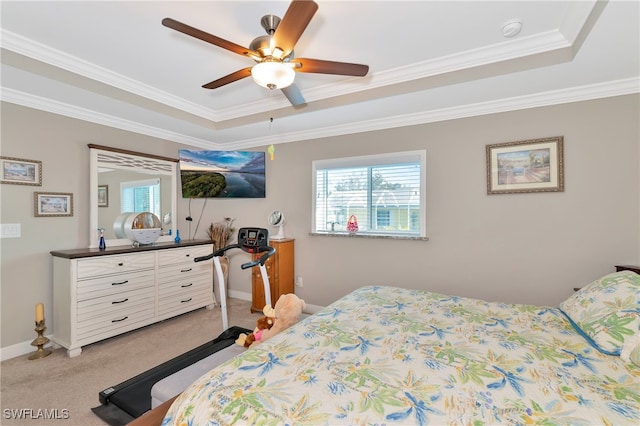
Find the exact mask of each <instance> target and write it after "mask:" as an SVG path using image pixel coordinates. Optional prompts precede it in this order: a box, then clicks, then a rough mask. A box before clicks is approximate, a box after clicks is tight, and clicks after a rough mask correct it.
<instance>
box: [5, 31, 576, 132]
mask: <svg viewBox="0 0 640 426" xmlns="http://www.w3.org/2000/svg"><path fill="white" fill-rule="evenodd" d="M1 34H2V46H3V48H6V49H8V50H10V51H13V52H15V53H18V54H21V55H24V56H27V57H29V58H32V59H35V60H38V61H41V62H44V63H47V64H50V65H53V66H56V67H59V68H62V69H64V70H67V71H70V72H73V73H75V74H78V75H81V76H84V77H87V78H90V79H93V80H96V81H99V82H101V83H104V84H108V85H111V86H114V87H117V88H119V89H121V90H125V91H127V92H130V93H134V94H136V95H139V96H142V97H144V98H147V99H151V100H153V101H156V102H160V103H162V104H164V105H168V106H171V107H172V108H176V109H179V110H182V111H185V112H188V113H190V114H193V115H195V116H198V117H202V118H205V119H207V120H211V121H213V122H222V121H227V120H233V119H237V118H240V117H244V116H248V115H254V114H260V113H264V112H267V111H271V110H273V109H274V108H285V107H288V106H289V103H288V102H287V101H286V99H285V98H284V97H282V98H281V99H278V100H275V101H274V98H271V97H269V98H266V99H263V100H260V101H257V102H253V103H250V104H244V105H239V106H236V107H232V108H227V109H224V110H218V111H216V110H212V109H208V108H202V107H200V106H198V105H196V104H194V103H192V102H188V101H186V100H184V99H183V98H180V97H177V96H173V95H171V94H169V93H165V92H163V91H161V90H159V89H156V88H154V87H151V86H149V85H146V84H144V83H141V82H139V81H136V80H133V79H130V78H127V77H125V76H123V75H121V74H118V73H114V72H112V71H110V70H108V69H105V68H103V67H100V66H97V65H95V64H92V63H90V62H87V61H84V60H81V59H79V58H77V57H74V56H72V55H69V54H66V53H64V52H61V51H59V50H56V49H53V48H50V47H48V46H46V45H44V44H42V43H38V42H35V41H33V40H30V39H28V38H25V37H22V36H20V35H18V34H15V33H13V32H11V31H7V30H2V32H1ZM567 47H570V44H569V42H568V41H567V40H566V39H565V38H564V37H563V36H562V34H561V33H560V32H558V31H548V32H546V33H542V34H538V35H535V36H530V37H523V38H519V39H517V40H509V41H505V42H502V43H498V44H494V45H492V46H488V47H483V48H479V49H474V50H469V51H464V52H459V53H457V54H454V55H448V56H444V57H440V58H434V59H431V60H428V61H423V62H419V63H416V64H412V65H409V66H405V67H399V68H395V69H391V70H388V71H384V72H378V73H372V74H370V75H369V76H368V77H366V81H363V80H362V79H355V78H351V79H346V80H342V81H340V82H338V83H335V84H328V85H323V86H322V87H316V88H315V89H310V90H308V91H307V90H304V91H303V93H304V95H305V98H306V99H307V102H308V103H309V102H312V101H318V100H322V99H328V98H332V97H336V96H342V95H346V94H352V93H355V92H360V91H366V90H372V89H375V88H380V87H384V86H388V85H394V84H400V83H405V82H408V81H413V80H416V79H423V78H428V77H433V76H436V75H443V74H446V73H452V72H455V71H460V70H466V69H470V68H474V67H480V66H484V65H488V64H493V63H497V62H502V61H506V60H510V59H514V58H520V57H526V56H529V55H535V54H539V53H546V52H552V51H557V50H560V49H564V48H567ZM355 80H360V81H359V82H357V81H355ZM274 102H275V105H274Z"/></svg>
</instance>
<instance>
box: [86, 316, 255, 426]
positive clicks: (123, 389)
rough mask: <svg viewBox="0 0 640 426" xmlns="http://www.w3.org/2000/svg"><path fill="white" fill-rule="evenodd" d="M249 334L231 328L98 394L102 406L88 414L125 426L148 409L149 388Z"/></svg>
mask: <svg viewBox="0 0 640 426" xmlns="http://www.w3.org/2000/svg"><path fill="white" fill-rule="evenodd" d="M251 332H252V330H247V329H245V328H242V327H237V326H232V327H230V328H229V329H227V330H226V331H224V332H223V333H222V334H220V335H219V336H218V337H216V338H215V339H213V340H212V341H210V342H207V343H205V344H204V345H201V346H198V347H197V348H195V349H192V350H190V351H189V352H186V353H184V354H182V355H179V356H177V357H175V358H173V359H171V360H169V361H167V362H164V363H162V364H160V365H158V366H156V367H153V368H152V369H150V370H147V371H145V372H144V373H141V374H138V375H137V376H135V377H132V378H131V379H129V380H125V381H124V382H122V383H120V384H117V385H115V386H111V387H109V388H107V389H105V390H103V391H101V392H99V393H98V399H99V400H100V403H101V404H102V406H98V407H95V408H92V409H91V410H92V411H93V412H94V414H96V415H97V416H98V417H100V418H101V419H102V420H104V421H105V422H107V423H108V424H110V425H111V426H122V425H125V424H127V423H128V422H130V421H131V420H133V419H134V418H137V417H140V416H141V415H143V414H144V413H146V412H147V411H149V410H150V409H151V388H152V387H153V385H155V384H156V383H157V382H159V381H160V380H162V379H164V378H165V377H168V376H170V375H172V374H173V373H175V372H177V371H180V370H182V369H183V368H186V367H188V366H190V365H191V364H194V363H196V362H198V361H200V360H201V359H204V358H206V357H208V356H209V355H211V354H213V353H216V352H218V351H219V350H222V349H224V348H226V347H228V346H231V345H232V344H234V343H235V341H236V339H237V338H238V336H239V335H240V334H241V333H247V334H248V333H251ZM105 407H108V408H105ZM127 419H128V420H127Z"/></svg>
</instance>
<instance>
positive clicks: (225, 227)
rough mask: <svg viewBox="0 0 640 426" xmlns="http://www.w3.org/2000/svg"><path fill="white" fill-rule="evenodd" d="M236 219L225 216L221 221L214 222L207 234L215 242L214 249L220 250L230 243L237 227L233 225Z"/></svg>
mask: <svg viewBox="0 0 640 426" xmlns="http://www.w3.org/2000/svg"><path fill="white" fill-rule="evenodd" d="M233 222H235V219H232V218H230V217H225V218H224V219H223V220H222V221H221V222H216V223H212V224H211V225H210V226H209V228H208V229H207V235H208V236H209V239H210V240H211V241H212V242H213V249H214V250H220V249H221V248H223V247H226V246H227V245H229V243H230V240H231V238H232V237H233V235H234V233H235V230H236V228H234V227H233Z"/></svg>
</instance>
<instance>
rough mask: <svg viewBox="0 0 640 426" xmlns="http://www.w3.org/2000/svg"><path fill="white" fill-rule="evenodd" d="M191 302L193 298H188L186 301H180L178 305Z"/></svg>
mask: <svg viewBox="0 0 640 426" xmlns="http://www.w3.org/2000/svg"><path fill="white" fill-rule="evenodd" d="M191 300H193V297H190V298H188V299H187V300H181V301H180V303H187V302H191Z"/></svg>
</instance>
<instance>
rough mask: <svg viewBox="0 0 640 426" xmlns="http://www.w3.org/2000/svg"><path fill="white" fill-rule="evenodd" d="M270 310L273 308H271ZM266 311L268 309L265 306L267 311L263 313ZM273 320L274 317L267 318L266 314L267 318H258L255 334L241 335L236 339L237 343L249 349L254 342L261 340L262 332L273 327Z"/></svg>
mask: <svg viewBox="0 0 640 426" xmlns="http://www.w3.org/2000/svg"><path fill="white" fill-rule="evenodd" d="M269 308H271V307H270V306H269ZM271 309H273V308H271ZM266 311H267V307H266V306H265V309H263V312H266ZM273 320H274V318H273V317H272V316H267V315H266V314H265V316H263V317H260V318H258V319H257V320H256V328H255V329H254V330H253V333H250V334H245V333H241V334H240V335H239V336H238V338H237V339H236V343H237V344H238V345H240V346H244V347H245V348H248V347H249V346H250V345H251V344H252V343H253V342H255V341H259V340H261V339H262V332H263V331H264V330H268V329H270V328H271V327H273Z"/></svg>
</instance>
